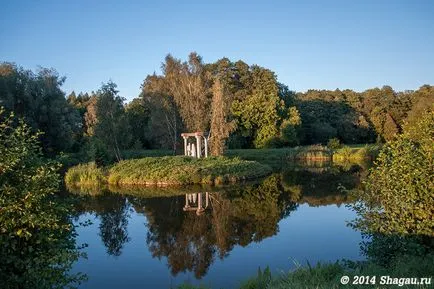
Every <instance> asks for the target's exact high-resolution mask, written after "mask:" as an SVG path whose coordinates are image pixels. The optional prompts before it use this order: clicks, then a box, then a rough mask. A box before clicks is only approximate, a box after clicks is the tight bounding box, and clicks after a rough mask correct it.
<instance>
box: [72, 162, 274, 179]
mask: <svg viewBox="0 0 434 289" xmlns="http://www.w3.org/2000/svg"><path fill="white" fill-rule="evenodd" d="M270 172H271V169H270V168H269V167H268V166H266V165H262V164H259V163H256V162H252V161H244V160H240V159H238V158H233V159H230V158H225V157H210V158H205V159H194V158H190V157H184V156H175V157H147V158H142V159H132V160H125V161H121V162H119V163H117V164H115V165H114V166H113V167H111V168H110V169H109V171H108V179H107V180H108V182H109V183H110V184H118V185H162V186H165V185H187V184H197V183H199V184H200V183H204V184H222V183H236V182H240V181H245V180H250V179H255V178H259V177H262V176H266V175H268V174H269V173H270ZM104 175H105V174H104V173H103V170H101V169H99V168H97V167H96V166H95V164H94V163H91V164H87V165H78V166H75V167H72V168H70V169H69V170H68V172H67V173H66V177H65V181H66V183H67V184H69V185H71V186H72V185H79V184H86V183H88V184H101V183H103V182H104V181H105V177H104Z"/></svg>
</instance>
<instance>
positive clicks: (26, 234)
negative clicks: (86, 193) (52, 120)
mask: <svg viewBox="0 0 434 289" xmlns="http://www.w3.org/2000/svg"><path fill="white" fill-rule="evenodd" d="M15 123H17V122H16V121H15V120H14V118H13V115H12V114H11V115H10V116H6V117H4V116H3V110H2V109H1V108H0V151H1V154H0V244H1V246H0V280H1V286H2V288H5V289H8V288H64V287H66V286H68V285H71V282H72V283H75V282H78V281H80V280H81V279H82V277H81V276H80V275H75V274H69V270H70V269H71V266H72V264H73V262H74V261H76V260H77V259H78V258H79V256H80V254H79V251H77V249H76V246H75V231H74V226H73V224H72V222H71V221H70V220H69V218H68V214H69V212H70V210H69V209H70V208H69V207H68V206H67V205H65V204H64V202H60V201H59V200H58V198H57V196H56V194H55V193H56V192H57V191H58V189H59V184H60V178H59V175H58V174H57V169H58V164H56V163H53V162H48V161H46V160H45V159H43V158H42V157H41V149H40V146H39V143H38V135H34V134H32V132H31V129H30V128H29V127H28V126H27V125H26V124H25V123H24V122H23V121H22V120H19V121H18V124H17V125H15Z"/></svg>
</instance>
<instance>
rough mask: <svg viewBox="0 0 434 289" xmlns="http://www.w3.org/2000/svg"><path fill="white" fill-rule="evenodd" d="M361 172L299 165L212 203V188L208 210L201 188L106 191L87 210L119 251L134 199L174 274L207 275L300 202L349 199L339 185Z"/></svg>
mask: <svg viewBox="0 0 434 289" xmlns="http://www.w3.org/2000/svg"><path fill="white" fill-rule="evenodd" d="M361 176H363V171H361V170H360V169H359V168H358V167H352V168H350V169H347V170H343V169H341V168H337V167H328V168H321V171H317V170H304V169H296V168H293V169H292V170H290V171H289V170H288V171H285V172H283V173H281V174H274V175H272V176H269V177H268V178H266V179H265V180H263V181H262V182H260V183H256V184H250V185H245V186H240V187H229V188H224V189H222V191H221V192H211V193H208V196H209V200H208V202H209V203H208V206H207V205H206V204H207V202H206V197H205V196H206V195H207V194H206V193H203V194H201V196H202V197H203V200H202V207H203V208H205V207H206V209H204V210H197V206H198V205H199V202H198V200H199V199H198V198H199V195H200V194H197V193H198V192H200V190H199V191H194V192H187V199H186V195H179V196H175V197H154V198H146V197H143V196H141V195H140V194H139V193H137V194H131V193H128V195H129V197H128V202H126V200H125V197H121V196H119V195H116V194H102V195H99V196H96V197H93V198H89V199H90V201H86V204H85V205H84V206H85V207H84V208H81V210H84V211H89V210H90V211H93V212H95V214H96V215H97V216H99V217H100V218H101V225H100V236H101V238H102V240H103V242H104V244H105V245H106V246H107V251H108V253H109V254H113V255H119V254H121V249H122V246H123V244H124V243H125V242H127V241H128V235H127V230H126V227H127V222H128V213H127V212H128V207H129V204H131V205H132V206H133V207H134V209H135V211H136V212H138V213H143V214H144V215H146V218H147V226H148V233H147V237H146V243H147V245H148V247H149V250H150V252H151V253H152V255H153V257H157V258H159V259H161V258H167V262H168V266H169V267H170V269H171V272H172V274H174V275H176V274H177V273H179V272H185V271H191V272H194V274H195V276H196V277H197V278H201V277H202V276H204V275H205V274H206V273H207V271H208V268H209V266H210V265H211V264H212V262H213V261H214V260H215V259H216V258H217V257H218V258H221V259H222V258H225V257H227V256H228V255H229V253H230V252H231V250H232V249H233V247H234V246H236V245H240V246H247V245H249V244H250V243H251V242H260V241H261V240H263V239H265V238H267V237H270V236H273V235H275V234H276V233H277V232H278V230H279V227H278V222H279V221H280V220H281V219H282V218H286V217H288V216H289V215H290V214H291V212H293V211H294V210H295V209H296V208H297V206H298V205H297V203H308V204H309V205H314V206H316V205H324V204H332V203H338V204H341V203H346V202H348V201H349V199H348V197H347V196H346V195H342V193H341V192H340V190H339V189H338V187H339V186H345V187H346V188H347V189H351V188H354V187H357V186H359V184H360V177H361ZM145 195H146V196H149V192H148V193H147V194H145ZM193 196H195V198H193ZM190 198H191V199H190ZM186 201H187V203H188V206H185V205H186V204H187V203H186ZM184 210H185V211H184Z"/></svg>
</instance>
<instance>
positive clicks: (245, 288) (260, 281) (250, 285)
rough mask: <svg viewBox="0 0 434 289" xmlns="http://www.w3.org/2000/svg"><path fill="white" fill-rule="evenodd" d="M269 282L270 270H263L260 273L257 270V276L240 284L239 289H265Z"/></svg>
mask: <svg viewBox="0 0 434 289" xmlns="http://www.w3.org/2000/svg"><path fill="white" fill-rule="evenodd" d="M270 282H271V271H270V268H269V267H267V268H265V270H264V271H261V268H258V275H257V276H256V277H255V278H252V279H250V280H247V281H245V282H244V283H242V284H241V286H240V289H262V288H267V287H268V286H269V284H270Z"/></svg>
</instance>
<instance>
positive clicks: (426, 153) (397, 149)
mask: <svg viewBox="0 0 434 289" xmlns="http://www.w3.org/2000/svg"><path fill="white" fill-rule="evenodd" d="M433 142H434V112H432V111H431V112H429V113H426V114H425V115H423V116H422V117H421V118H420V120H419V122H417V123H416V124H415V125H414V126H410V127H407V130H406V131H405V132H404V133H403V134H402V135H400V136H399V137H398V138H397V139H396V140H393V141H391V142H389V143H388V144H387V145H386V146H385V147H384V148H383V149H382V151H381V152H380V154H379V156H378V158H377V161H376V163H375V164H376V166H375V168H373V169H372V170H371V172H370V175H369V177H368V179H367V181H366V189H365V193H364V194H363V195H362V196H361V201H362V202H359V203H358V204H357V205H356V206H354V208H355V210H356V211H357V212H358V214H359V216H360V218H359V219H358V220H357V221H356V222H355V224H354V225H356V226H357V227H359V228H361V229H362V230H363V231H365V232H373V233H377V232H378V233H396V234H418V235H419V234H420V235H428V236H433V230H432V228H433V227H434V221H433V219H432V216H433V214H434V211H433V208H434V199H433V198H432V195H433V188H434V183H433V177H432V176H433V175H434V167H433V162H434V161H433V155H434V147H433V145H432V144H433Z"/></svg>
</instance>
